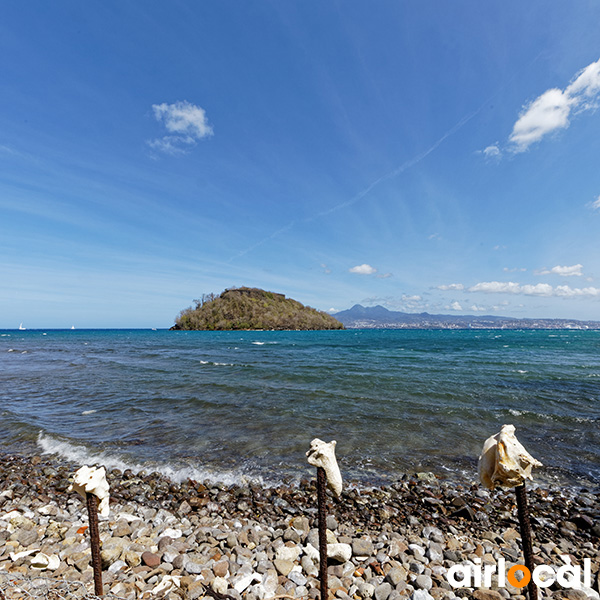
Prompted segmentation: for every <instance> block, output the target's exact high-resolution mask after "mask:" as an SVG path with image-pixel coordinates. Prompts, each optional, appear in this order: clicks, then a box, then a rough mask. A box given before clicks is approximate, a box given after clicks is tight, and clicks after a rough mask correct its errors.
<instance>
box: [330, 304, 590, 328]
mask: <svg viewBox="0 0 600 600" xmlns="http://www.w3.org/2000/svg"><path fill="white" fill-rule="evenodd" d="M334 316H335V318H336V319H337V320H338V321H340V322H341V323H343V324H344V325H345V326H346V327H347V328H348V329H600V322H599V321H577V320H575V319H515V318H512V317H495V316H492V315H485V316H478V315H430V314H429V313H426V312H424V313H405V312H397V311H392V310H388V309H387V308H385V307H383V306H379V305H378V306H362V305H360V304H355V305H354V306H353V307H352V308H350V309H348V310H342V311H340V312H337V313H335V314H334Z"/></svg>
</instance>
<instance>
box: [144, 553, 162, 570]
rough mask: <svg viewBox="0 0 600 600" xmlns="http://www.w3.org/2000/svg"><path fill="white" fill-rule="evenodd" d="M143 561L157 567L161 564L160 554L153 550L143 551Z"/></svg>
mask: <svg viewBox="0 0 600 600" xmlns="http://www.w3.org/2000/svg"><path fill="white" fill-rule="evenodd" d="M142 562H143V563H144V564H145V565H146V566H147V567H150V568H151V569H155V568H156V567H158V565H160V556H158V554H154V553H153V552H147V551H146V552H143V553H142Z"/></svg>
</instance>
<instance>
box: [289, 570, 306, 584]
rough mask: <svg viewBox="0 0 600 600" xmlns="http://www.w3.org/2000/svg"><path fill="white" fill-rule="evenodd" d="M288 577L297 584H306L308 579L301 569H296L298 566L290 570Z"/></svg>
mask: <svg viewBox="0 0 600 600" xmlns="http://www.w3.org/2000/svg"><path fill="white" fill-rule="evenodd" d="M288 579H289V580H290V581H292V582H294V583H295V584H296V585H306V582H307V581H308V579H306V577H305V576H304V575H303V574H302V573H301V572H300V571H296V567H294V568H293V569H292V570H291V571H290V573H289V575H288Z"/></svg>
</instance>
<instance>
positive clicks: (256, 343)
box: [252, 342, 265, 346]
mask: <svg viewBox="0 0 600 600" xmlns="http://www.w3.org/2000/svg"><path fill="white" fill-rule="evenodd" d="M252 343H253V344H254V345H256V346H264V345H265V343H264V342H252Z"/></svg>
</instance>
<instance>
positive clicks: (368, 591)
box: [357, 582, 375, 600]
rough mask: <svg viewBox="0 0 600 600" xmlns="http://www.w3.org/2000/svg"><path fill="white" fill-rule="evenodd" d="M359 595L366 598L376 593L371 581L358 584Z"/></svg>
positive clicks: (364, 599)
mask: <svg viewBox="0 0 600 600" xmlns="http://www.w3.org/2000/svg"><path fill="white" fill-rule="evenodd" d="M357 587H358V590H357V591H358V595H359V596H360V597H361V598H363V600H366V599H367V598H372V597H373V594H375V586H374V585H372V584H371V583H366V582H361V583H359V584H358V586H357Z"/></svg>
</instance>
